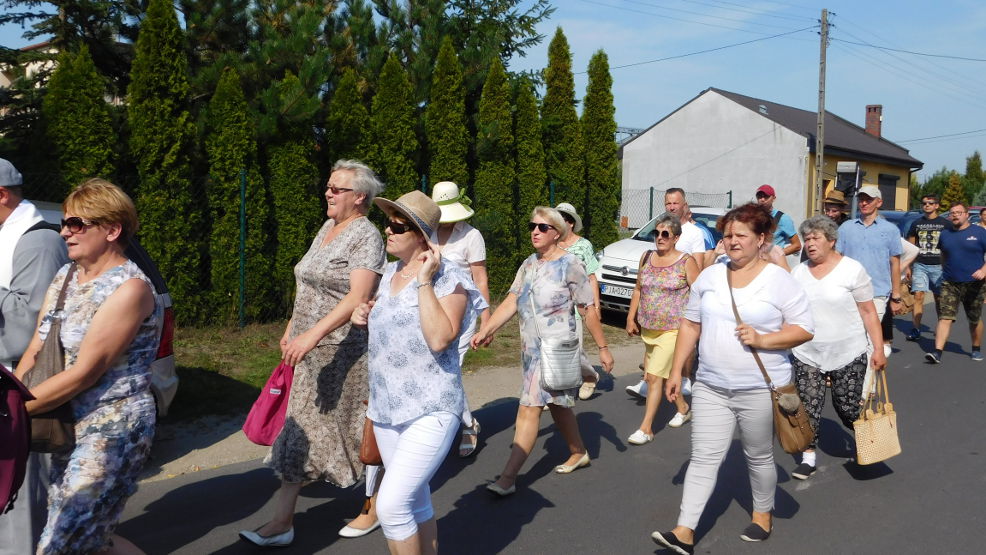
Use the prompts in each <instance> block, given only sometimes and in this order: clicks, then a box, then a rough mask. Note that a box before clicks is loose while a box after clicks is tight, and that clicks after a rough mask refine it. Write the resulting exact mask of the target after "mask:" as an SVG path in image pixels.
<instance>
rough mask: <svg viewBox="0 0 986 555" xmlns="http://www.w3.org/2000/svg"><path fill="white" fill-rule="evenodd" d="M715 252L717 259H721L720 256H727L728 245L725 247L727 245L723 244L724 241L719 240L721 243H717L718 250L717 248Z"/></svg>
mask: <svg viewBox="0 0 986 555" xmlns="http://www.w3.org/2000/svg"><path fill="white" fill-rule="evenodd" d="M714 252H715V255H716V257H720V256H722V255H724V254H726V245H725V243H723V242H722V239H719V242H718V243H716V248H715V251H714Z"/></svg>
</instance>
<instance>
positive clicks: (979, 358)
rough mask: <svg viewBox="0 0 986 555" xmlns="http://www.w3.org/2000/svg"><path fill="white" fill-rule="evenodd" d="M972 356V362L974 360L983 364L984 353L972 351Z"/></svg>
mask: <svg viewBox="0 0 986 555" xmlns="http://www.w3.org/2000/svg"><path fill="white" fill-rule="evenodd" d="M971 356H972V360H974V361H976V362H982V360H983V353H982V352H980V351H972V355H971Z"/></svg>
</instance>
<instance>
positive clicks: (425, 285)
mask: <svg viewBox="0 0 986 555" xmlns="http://www.w3.org/2000/svg"><path fill="white" fill-rule="evenodd" d="M429 285H431V282H430V281H426V282H424V283H419V284H418V289H421V288H422V287H428V286H429Z"/></svg>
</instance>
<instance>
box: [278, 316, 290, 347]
mask: <svg viewBox="0 0 986 555" xmlns="http://www.w3.org/2000/svg"><path fill="white" fill-rule="evenodd" d="M288 343H291V323H290V322H288V325H287V327H285V328H284V335H282V336H281V341H280V342H279V343H278V344H279V345H280V346H281V353H282V354H283V353H284V349H287V348H288Z"/></svg>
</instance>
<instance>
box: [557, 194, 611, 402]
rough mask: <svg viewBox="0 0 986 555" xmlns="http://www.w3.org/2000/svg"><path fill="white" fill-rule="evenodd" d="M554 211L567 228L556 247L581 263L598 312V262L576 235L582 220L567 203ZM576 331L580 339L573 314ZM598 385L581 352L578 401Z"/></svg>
mask: <svg viewBox="0 0 986 555" xmlns="http://www.w3.org/2000/svg"><path fill="white" fill-rule="evenodd" d="M555 210H557V211H558V213H559V214H561V217H562V218H563V219H564V220H565V225H567V226H568V236H567V237H565V238H564V239H562V240H561V241H558V246H559V247H561V248H563V249H565V252H568V253H571V254H574V255H575V257H576V258H578V259H579V261H580V262H582V266H583V267H584V268H585V273H586V275H588V276H589V283H590V284H591V285H592V296H593V305H592V310H598V309H599V307H600V304H599V282H598V281H596V270H598V269H599V260H597V259H596V251H595V249H593V248H592V243H591V242H589V240H588V239H586V238H585V237H582V236H581V235H578V233H579V232H580V231H582V218H581V217H580V216H579V214H578V212H576V211H575V207H574V206H572V205H571V204H569V203H567V202H562V203H560V204H558V205H557V206H555ZM575 323H576V326H577V328H576V330H575V333H576V334H577V335H578V336H579V339H582V316H581V315H580V314H579V313H578V312H576V313H575ZM598 383H599V373H598V372H596V369H595V368H593V367H592V364H591V363H589V357H587V356H586V355H585V350H583V351H582V386H581V387H579V399H582V400H583V401H586V400H588V399H589V398H591V397H592V394H593V393H594V392H595V391H596V385H597V384H598Z"/></svg>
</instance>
